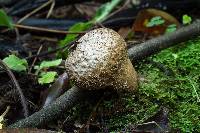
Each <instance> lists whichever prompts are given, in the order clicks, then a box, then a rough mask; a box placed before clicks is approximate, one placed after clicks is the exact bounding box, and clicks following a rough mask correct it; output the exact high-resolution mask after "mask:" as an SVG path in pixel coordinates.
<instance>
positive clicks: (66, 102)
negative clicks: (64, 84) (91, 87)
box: [9, 87, 85, 128]
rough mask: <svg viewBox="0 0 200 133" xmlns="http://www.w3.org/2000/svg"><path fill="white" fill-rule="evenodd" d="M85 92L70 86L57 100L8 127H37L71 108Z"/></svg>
mask: <svg viewBox="0 0 200 133" xmlns="http://www.w3.org/2000/svg"><path fill="white" fill-rule="evenodd" d="M84 95H85V93H84V92H83V90H82V89H79V88H77V87H72V88H71V89H69V90H68V91H67V92H65V93H64V94H63V95H62V96H60V97H59V98H57V100H56V101H55V102H54V103H52V104H50V105H49V106H46V107H45V108H42V109H41V110H40V111H38V112H36V113H34V114H32V115H31V116H29V117H28V118H27V119H23V120H20V121H19V122H17V123H14V124H12V125H10V126H9V128H17V127H21V128H22V127H38V126H41V125H44V124H46V123H48V122H49V121H52V120H54V119H57V118H59V117H60V116H62V114H63V113H64V112H65V111H67V110H69V109H71V108H72V107H73V106H74V105H75V104H76V103H78V102H79V101H81V99H82V98H83V96H84Z"/></svg>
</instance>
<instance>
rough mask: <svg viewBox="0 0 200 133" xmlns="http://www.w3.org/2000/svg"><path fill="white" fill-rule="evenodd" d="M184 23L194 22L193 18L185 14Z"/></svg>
mask: <svg viewBox="0 0 200 133" xmlns="http://www.w3.org/2000/svg"><path fill="white" fill-rule="evenodd" d="M182 22H183V24H190V23H191V22H192V18H191V17H190V16H188V15H187V14H185V15H183V17H182Z"/></svg>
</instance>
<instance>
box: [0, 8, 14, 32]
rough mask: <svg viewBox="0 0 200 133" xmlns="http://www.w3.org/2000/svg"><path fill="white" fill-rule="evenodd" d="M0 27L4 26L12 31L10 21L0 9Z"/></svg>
mask: <svg viewBox="0 0 200 133" xmlns="http://www.w3.org/2000/svg"><path fill="white" fill-rule="evenodd" d="M0 26H6V27H8V28H10V29H13V24H12V19H11V18H10V17H8V16H7V14H6V13H5V12H4V10H2V9H0Z"/></svg>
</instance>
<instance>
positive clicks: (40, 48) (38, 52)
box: [28, 45, 43, 73]
mask: <svg viewBox="0 0 200 133" xmlns="http://www.w3.org/2000/svg"><path fill="white" fill-rule="evenodd" d="M42 47H43V46H42V45H41V46H40V47H39V49H38V51H37V55H39V54H40V51H41V50H42ZM36 60H37V56H36V57H35V58H34V60H33V62H32V64H31V67H30V69H29V71H28V73H31V70H32V68H33V66H34V64H35V62H36Z"/></svg>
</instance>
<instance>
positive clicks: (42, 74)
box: [34, 59, 62, 84]
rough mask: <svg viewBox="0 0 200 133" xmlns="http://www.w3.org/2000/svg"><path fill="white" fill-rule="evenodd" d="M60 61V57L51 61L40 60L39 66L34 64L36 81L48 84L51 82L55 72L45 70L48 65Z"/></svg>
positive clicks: (53, 64)
mask: <svg viewBox="0 0 200 133" xmlns="http://www.w3.org/2000/svg"><path fill="white" fill-rule="evenodd" d="M61 62H62V59H57V60H52V61H42V62H41V64H40V65H39V66H35V67H34V68H35V69H36V72H35V73H36V75H38V76H39V78H38V82H39V83H40V84H49V83H52V82H53V81H54V80H55V76H56V75H57V72H55V71H49V72H47V71H46V70H47V69H48V68H50V67H55V66H58V65H60V63H61Z"/></svg>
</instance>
